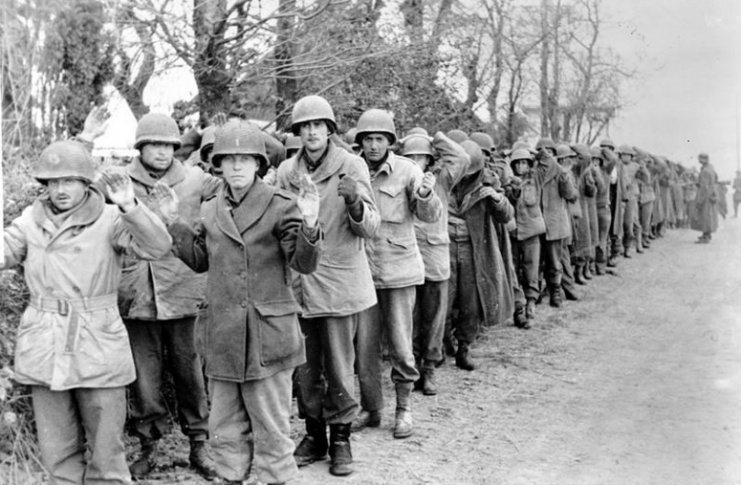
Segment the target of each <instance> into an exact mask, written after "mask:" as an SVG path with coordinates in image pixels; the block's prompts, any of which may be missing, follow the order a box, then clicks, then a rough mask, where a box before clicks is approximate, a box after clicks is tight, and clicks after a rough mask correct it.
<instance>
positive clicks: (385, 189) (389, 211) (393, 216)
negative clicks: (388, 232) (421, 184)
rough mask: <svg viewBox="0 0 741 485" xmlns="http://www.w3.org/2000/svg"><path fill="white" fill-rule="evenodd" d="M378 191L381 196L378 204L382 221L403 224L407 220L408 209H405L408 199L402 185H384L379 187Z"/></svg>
mask: <svg viewBox="0 0 741 485" xmlns="http://www.w3.org/2000/svg"><path fill="white" fill-rule="evenodd" d="M378 191H379V192H380V194H379V196H378V200H377V201H376V202H378V209H379V211H380V214H381V220H382V221H387V222H403V221H404V220H406V211H407V210H408V209H406V208H405V206H406V205H407V198H406V193H405V192H404V186H403V185H401V184H397V185H384V186H382V187H379V188H378Z"/></svg>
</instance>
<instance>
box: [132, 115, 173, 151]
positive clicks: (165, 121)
mask: <svg viewBox="0 0 741 485" xmlns="http://www.w3.org/2000/svg"><path fill="white" fill-rule="evenodd" d="M146 143H170V144H171V145H173V147H174V148H175V150H177V149H178V148H180V147H181V145H182V142H181V141H180V130H179V129H178V124H177V123H175V120H173V119H172V118H170V117H169V116H167V115H165V114H161V113H147V114H145V115H144V116H142V118H141V119H140V120H139V123H137V125H136V141H135V142H134V148H136V149H137V150H139V149H141V147H142V145H144V144H146Z"/></svg>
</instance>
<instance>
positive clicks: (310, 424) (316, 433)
mask: <svg viewBox="0 0 741 485" xmlns="http://www.w3.org/2000/svg"><path fill="white" fill-rule="evenodd" d="M304 424H305V425H306V435H305V436H304V438H303V439H302V440H301V443H299V445H298V446H297V447H296V451H294V452H293V459H294V460H296V465H298V466H306V465H311V464H312V463H314V462H315V461H319V460H324V459H325V458H327V448H328V446H329V445H328V444H327V424H326V423H325V422H324V420H323V419H315V418H309V417H307V418H306V422H305V423H304Z"/></svg>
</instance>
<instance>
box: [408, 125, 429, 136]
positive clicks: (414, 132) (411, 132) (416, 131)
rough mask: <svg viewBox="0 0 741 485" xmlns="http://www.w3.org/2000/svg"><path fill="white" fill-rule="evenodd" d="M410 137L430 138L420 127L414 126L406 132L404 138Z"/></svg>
mask: <svg viewBox="0 0 741 485" xmlns="http://www.w3.org/2000/svg"><path fill="white" fill-rule="evenodd" d="M412 135H424V136H430V134H429V133H428V132H427V130H425V129H424V128H422V127H421V126H415V127H414V128H412V129H411V130H409V131H407V135H406V136H412Z"/></svg>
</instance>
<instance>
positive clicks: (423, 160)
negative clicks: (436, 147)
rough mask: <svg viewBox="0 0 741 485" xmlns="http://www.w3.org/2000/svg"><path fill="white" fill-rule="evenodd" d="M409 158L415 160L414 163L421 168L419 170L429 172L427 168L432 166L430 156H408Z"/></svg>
mask: <svg viewBox="0 0 741 485" xmlns="http://www.w3.org/2000/svg"><path fill="white" fill-rule="evenodd" d="M407 158H409V159H411V160H414V162H415V163H416V164H417V165H418V166H419V168H421V169H422V171H423V172H424V171H425V170H427V167H428V166H429V165H430V156H429V155H425V154H424V153H415V154H413V155H407Z"/></svg>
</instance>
